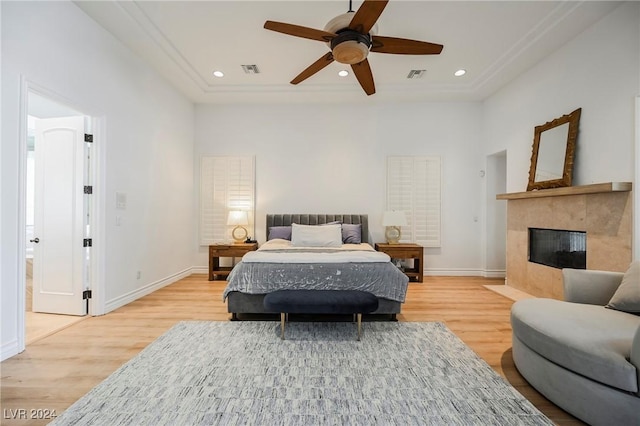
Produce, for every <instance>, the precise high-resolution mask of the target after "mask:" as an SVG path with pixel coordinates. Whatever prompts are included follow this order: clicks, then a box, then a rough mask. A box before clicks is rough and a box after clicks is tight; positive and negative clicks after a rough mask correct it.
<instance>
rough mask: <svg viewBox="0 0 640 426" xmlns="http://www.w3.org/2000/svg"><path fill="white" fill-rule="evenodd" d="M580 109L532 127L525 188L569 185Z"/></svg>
mask: <svg viewBox="0 0 640 426" xmlns="http://www.w3.org/2000/svg"><path fill="white" fill-rule="evenodd" d="M581 111H582V109H581V108H578V109H577V110H575V111H573V112H572V113H571V114H566V115H563V116H562V117H559V118H556V119H555V120H552V121H549V122H547V123H545V124H543V125H541V126H536V127H535V129H534V136H533V152H532V153H531V168H530V169H529V184H528V185H527V191H532V190H534V189H547V188H560V187H564V186H571V181H572V179H573V157H574V154H575V151H576V140H577V138H578V125H579V123H580V113H581Z"/></svg>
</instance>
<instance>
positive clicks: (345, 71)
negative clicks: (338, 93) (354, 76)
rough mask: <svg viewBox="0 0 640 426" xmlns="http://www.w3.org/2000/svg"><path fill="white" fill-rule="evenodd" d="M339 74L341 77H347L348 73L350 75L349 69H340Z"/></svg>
mask: <svg viewBox="0 0 640 426" xmlns="http://www.w3.org/2000/svg"><path fill="white" fill-rule="evenodd" d="M338 75H339V76H340V77H346V76H348V75H349V71H347V70H340V71H338Z"/></svg>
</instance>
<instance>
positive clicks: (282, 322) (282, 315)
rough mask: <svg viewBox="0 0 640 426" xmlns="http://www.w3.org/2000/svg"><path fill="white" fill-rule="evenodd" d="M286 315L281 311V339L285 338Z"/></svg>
mask: <svg viewBox="0 0 640 426" xmlns="http://www.w3.org/2000/svg"><path fill="white" fill-rule="evenodd" d="M286 315H287V314H285V313H284V312H281V313H280V339H282V340H284V323H285V318H286Z"/></svg>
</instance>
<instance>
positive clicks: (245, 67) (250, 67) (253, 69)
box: [242, 65, 260, 74]
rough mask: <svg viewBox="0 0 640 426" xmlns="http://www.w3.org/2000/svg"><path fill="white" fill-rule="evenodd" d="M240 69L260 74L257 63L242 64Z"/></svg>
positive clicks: (247, 72)
mask: <svg viewBox="0 0 640 426" xmlns="http://www.w3.org/2000/svg"><path fill="white" fill-rule="evenodd" d="M242 69H243V70H244V72H245V74H260V70H259V69H258V66H257V65H243V66H242Z"/></svg>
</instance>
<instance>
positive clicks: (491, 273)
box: [482, 269, 507, 278]
mask: <svg viewBox="0 0 640 426" xmlns="http://www.w3.org/2000/svg"><path fill="white" fill-rule="evenodd" d="M482 276H483V277H485V278H506V277H507V271H505V270H504V269H485V270H484V271H483V274H482Z"/></svg>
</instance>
